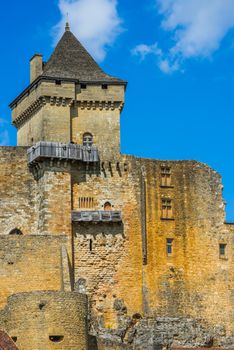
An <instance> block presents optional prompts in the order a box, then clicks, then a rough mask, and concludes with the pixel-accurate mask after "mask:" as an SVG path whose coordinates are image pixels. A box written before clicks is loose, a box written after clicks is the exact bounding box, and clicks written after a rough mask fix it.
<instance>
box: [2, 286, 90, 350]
mask: <svg viewBox="0 0 234 350" xmlns="http://www.w3.org/2000/svg"><path fill="white" fill-rule="evenodd" d="M0 317H1V318H4V322H2V323H4V324H5V327H4V329H5V330H6V331H7V332H8V333H9V334H10V336H11V337H14V339H16V344H17V346H18V347H19V349H20V350H35V349H37V350H52V349H59V350H88V332H87V298H86V296H85V295H81V294H78V293H75V292H68V293H67V292H52V291H44V292H32V293H21V294H15V295H13V296H11V297H10V298H9V299H8V304H7V306H6V308H5V310H4V312H3V313H1V314H0Z"/></svg>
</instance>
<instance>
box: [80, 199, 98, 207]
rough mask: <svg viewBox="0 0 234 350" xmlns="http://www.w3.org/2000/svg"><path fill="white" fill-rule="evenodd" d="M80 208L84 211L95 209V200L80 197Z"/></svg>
mask: <svg viewBox="0 0 234 350" xmlns="http://www.w3.org/2000/svg"><path fill="white" fill-rule="evenodd" d="M78 206H79V208H83V209H92V208H94V199H93V197H79V199H78Z"/></svg>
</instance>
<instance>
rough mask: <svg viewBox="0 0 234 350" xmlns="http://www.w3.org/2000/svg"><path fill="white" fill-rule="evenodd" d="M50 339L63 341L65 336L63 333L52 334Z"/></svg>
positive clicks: (57, 341) (58, 341) (54, 341)
mask: <svg viewBox="0 0 234 350" xmlns="http://www.w3.org/2000/svg"><path fill="white" fill-rule="evenodd" d="M49 339H50V341H52V342H53V343H60V342H61V341H63V339H64V336H63V335H50V336H49Z"/></svg>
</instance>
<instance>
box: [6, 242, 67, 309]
mask: <svg viewBox="0 0 234 350" xmlns="http://www.w3.org/2000/svg"><path fill="white" fill-rule="evenodd" d="M66 244H67V238H66V237H65V236H59V237H55V236H38V235H35V236H30V235H26V236H4V235H0V275H1V279H0V308H2V307H3V306H4V305H5V304H6V301H7V298H8V297H9V296H10V295H12V294H14V293H18V292H28V291H36V290H60V289H61V288H62V287H63V283H64V282H65V283H67V281H66V280H65V281H63V276H62V267H61V250H62V247H63V246H66ZM67 278H68V277H67Z"/></svg>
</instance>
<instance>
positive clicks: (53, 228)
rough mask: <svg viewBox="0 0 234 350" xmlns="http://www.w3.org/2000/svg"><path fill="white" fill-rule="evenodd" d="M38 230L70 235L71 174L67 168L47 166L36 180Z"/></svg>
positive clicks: (42, 232)
mask: <svg viewBox="0 0 234 350" xmlns="http://www.w3.org/2000/svg"><path fill="white" fill-rule="evenodd" d="M37 204H38V215H39V218H38V231H39V233H40V234H50V232H51V233H52V234H54V235H61V234H62V235H63V234H65V235H67V236H69V237H71V176H70V172H69V169H65V168H62V167H56V166H48V167H46V168H45V169H44V171H43V176H41V177H40V179H39V180H38V198H37Z"/></svg>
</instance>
